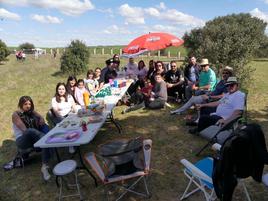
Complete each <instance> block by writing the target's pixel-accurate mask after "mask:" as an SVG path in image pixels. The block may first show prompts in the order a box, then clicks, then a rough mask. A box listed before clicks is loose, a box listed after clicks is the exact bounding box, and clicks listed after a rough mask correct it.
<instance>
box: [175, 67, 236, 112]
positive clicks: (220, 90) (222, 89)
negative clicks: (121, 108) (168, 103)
mask: <svg viewBox="0 0 268 201" xmlns="http://www.w3.org/2000/svg"><path fill="white" fill-rule="evenodd" d="M232 74H233V68H232V67H229V66H226V67H225V68H224V69H223V70H222V80H221V81H219V82H218V84H217V85H216V87H215V89H214V90H213V91H211V92H207V93H206V94H204V95H200V96H192V97H191V98H190V100H189V101H187V102H186V103H185V104H184V105H183V106H182V107H181V108H179V109H177V110H173V111H171V112H170V113H171V114H182V113H184V112H185V111H186V110H187V109H189V108H190V107H192V106H193V105H196V104H201V103H205V102H212V101H216V100H219V99H220V98H222V97H223V94H224V93H227V92H228V90H227V87H226V85H225V83H226V82H227V79H228V78H229V77H230V76H232ZM213 112H215V111H213Z"/></svg>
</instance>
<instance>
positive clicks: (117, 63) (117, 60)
mask: <svg viewBox="0 0 268 201" xmlns="http://www.w3.org/2000/svg"><path fill="white" fill-rule="evenodd" d="M113 61H114V65H115V70H116V71H119V70H120V58H119V55H118V54H115V55H114V56H113Z"/></svg>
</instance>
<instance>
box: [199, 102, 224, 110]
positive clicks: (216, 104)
mask: <svg viewBox="0 0 268 201" xmlns="http://www.w3.org/2000/svg"><path fill="white" fill-rule="evenodd" d="M219 104H220V102H219V101H215V102H210V103H203V104H196V107H197V109H200V108H201V107H217V106H218V105H219Z"/></svg>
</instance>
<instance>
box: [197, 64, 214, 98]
mask: <svg viewBox="0 0 268 201" xmlns="http://www.w3.org/2000/svg"><path fill="white" fill-rule="evenodd" d="M200 66H201V69H202V70H201V73H200V75H199V80H198V83H197V84H194V85H193V87H192V90H193V91H194V95H195V96H199V95H202V94H205V93H206V92H208V91H212V90H214V88H215V86H216V84H217V78H216V74H215V72H214V71H213V70H212V69H211V68H210V65H209V62H208V59H202V60H201V63H200Z"/></svg>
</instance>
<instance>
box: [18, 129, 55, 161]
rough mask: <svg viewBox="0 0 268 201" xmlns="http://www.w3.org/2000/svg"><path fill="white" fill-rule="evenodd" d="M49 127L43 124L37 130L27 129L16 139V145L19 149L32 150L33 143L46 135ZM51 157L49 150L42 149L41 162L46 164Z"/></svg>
mask: <svg viewBox="0 0 268 201" xmlns="http://www.w3.org/2000/svg"><path fill="white" fill-rule="evenodd" d="M48 131H49V127H48V125H46V124H44V125H43V126H41V127H40V129H39V130H37V129H35V128H28V129H27V130H26V131H24V132H23V135H22V136H20V137H19V138H17V139H16V144H17V146H18V148H20V149H29V148H33V145H34V143H36V142H37V141H38V140H39V139H41V138H42V137H43V136H44V135H45V134H46V133H48ZM50 157H51V154H50V149H42V162H43V163H48V161H49V159H50Z"/></svg>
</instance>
